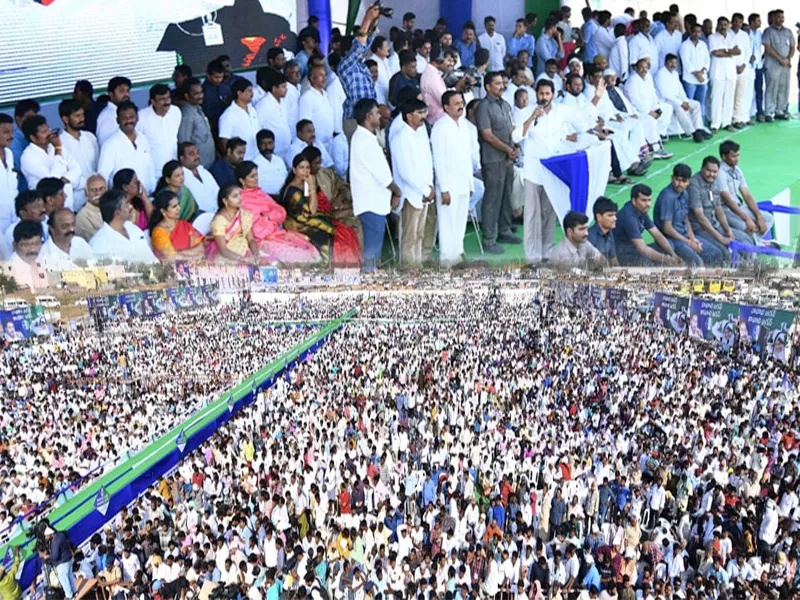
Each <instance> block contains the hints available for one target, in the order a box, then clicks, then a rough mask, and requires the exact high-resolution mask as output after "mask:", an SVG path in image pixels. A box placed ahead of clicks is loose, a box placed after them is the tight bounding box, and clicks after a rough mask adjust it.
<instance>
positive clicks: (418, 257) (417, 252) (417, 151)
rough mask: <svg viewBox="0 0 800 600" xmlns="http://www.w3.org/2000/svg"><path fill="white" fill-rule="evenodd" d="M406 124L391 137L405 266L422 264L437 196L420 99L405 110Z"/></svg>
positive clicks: (401, 257)
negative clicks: (430, 207) (427, 222)
mask: <svg viewBox="0 0 800 600" xmlns="http://www.w3.org/2000/svg"><path fill="white" fill-rule="evenodd" d="M402 111H403V112H402V119H403V124H402V126H401V127H400V130H399V131H398V133H397V135H396V136H395V138H394V139H393V140H392V144H391V146H392V171H393V172H394V174H395V178H396V181H397V185H398V186H399V187H400V191H401V194H400V205H399V206H398V207H397V211H399V213H400V260H401V263H402V264H403V265H404V266H419V265H421V264H422V240H423V238H424V235H425V220H426V218H427V215H428V205H429V204H430V203H431V202H433V201H434V199H435V198H436V193H435V189H434V187H433V157H432V156H431V143H430V139H429V138H428V130H427V128H426V127H425V117H427V116H428V111H427V108H426V107H425V104H424V103H423V102H422V101H421V100H416V101H412V102H408V103H406V104H404V105H403V109H402Z"/></svg>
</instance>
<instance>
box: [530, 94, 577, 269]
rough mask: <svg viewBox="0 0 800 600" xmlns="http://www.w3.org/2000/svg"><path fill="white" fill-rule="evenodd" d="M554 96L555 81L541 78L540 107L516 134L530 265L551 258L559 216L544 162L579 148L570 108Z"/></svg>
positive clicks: (538, 105)
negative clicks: (547, 186)
mask: <svg viewBox="0 0 800 600" xmlns="http://www.w3.org/2000/svg"><path fill="white" fill-rule="evenodd" d="M553 97H554V88H553V82H552V81H550V80H548V79H540V80H539V81H538V82H537V83H536V108H535V109H534V111H533V112H532V113H531V115H530V116H529V117H528V119H527V120H526V121H525V122H524V123H523V124H522V128H521V131H519V130H515V131H514V134H515V137H518V138H519V141H521V142H522V144H523V167H522V172H523V178H524V180H525V209H524V211H523V215H524V221H523V231H524V234H523V244H524V248H525V258H526V260H527V261H528V263H530V264H539V263H541V262H542V260H544V259H549V258H550V253H551V252H552V250H553V239H554V235H555V229H556V213H555V211H554V210H553V206H552V204H551V202H550V198H548V196H547V192H546V191H545V189H544V186H543V182H542V178H541V170H542V169H544V168H545V167H543V166H542V164H541V162H540V161H541V160H542V159H545V158H549V157H551V156H555V155H556V154H566V153H569V152H575V151H576V150H578V149H579V148H578V143H577V142H578V134H577V133H571V131H572V129H571V126H570V122H569V116H568V115H567V110H568V109H566V108H565V107H564V106H562V105H560V104H554V103H553ZM515 141H516V140H515Z"/></svg>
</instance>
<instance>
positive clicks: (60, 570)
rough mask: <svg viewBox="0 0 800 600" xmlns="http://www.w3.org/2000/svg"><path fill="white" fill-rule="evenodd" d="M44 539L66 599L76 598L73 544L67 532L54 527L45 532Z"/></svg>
mask: <svg viewBox="0 0 800 600" xmlns="http://www.w3.org/2000/svg"><path fill="white" fill-rule="evenodd" d="M44 539H45V541H46V542H47V544H48V550H49V552H50V554H49V556H48V558H49V560H50V564H52V565H53V568H54V569H55V571H56V576H57V577H58V581H59V583H61V588H62V589H63V590H64V597H65V598H66V599H67V600H70V598H72V597H73V596H75V590H76V588H75V575H74V574H73V572H72V542H70V540H69V535H67V532H66V531H56V530H54V529H53V528H52V527H47V529H45V530H44Z"/></svg>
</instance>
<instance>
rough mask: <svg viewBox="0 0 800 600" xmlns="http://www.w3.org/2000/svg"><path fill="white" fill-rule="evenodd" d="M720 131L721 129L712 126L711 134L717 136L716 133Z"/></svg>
mask: <svg viewBox="0 0 800 600" xmlns="http://www.w3.org/2000/svg"><path fill="white" fill-rule="evenodd" d="M718 131H719V129H717V128H716V127H712V128H711V135H712V136H715V135H717V132H718Z"/></svg>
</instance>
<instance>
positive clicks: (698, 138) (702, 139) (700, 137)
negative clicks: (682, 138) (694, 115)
mask: <svg viewBox="0 0 800 600" xmlns="http://www.w3.org/2000/svg"><path fill="white" fill-rule="evenodd" d="M692 138H693V139H694V141H695V142H696V143H698V144H702V143H703V142H705V141H706V136H704V135H703V132H702V131H700V130H699V129H698V130H697V131H695V132H694V133H693V134H692Z"/></svg>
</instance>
